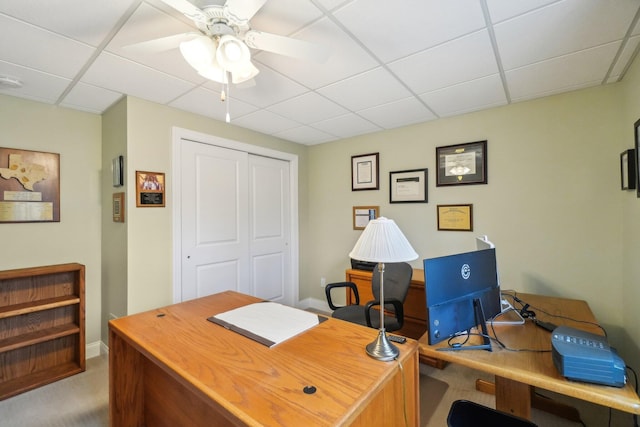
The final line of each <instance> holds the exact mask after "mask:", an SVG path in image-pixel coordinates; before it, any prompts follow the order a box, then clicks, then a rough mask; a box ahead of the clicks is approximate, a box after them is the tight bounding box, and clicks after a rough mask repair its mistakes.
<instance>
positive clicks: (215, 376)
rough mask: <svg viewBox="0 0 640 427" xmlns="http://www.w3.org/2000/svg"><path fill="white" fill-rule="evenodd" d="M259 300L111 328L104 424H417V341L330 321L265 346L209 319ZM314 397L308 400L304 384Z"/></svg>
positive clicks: (226, 297) (180, 308)
mask: <svg viewBox="0 0 640 427" xmlns="http://www.w3.org/2000/svg"><path fill="white" fill-rule="evenodd" d="M256 301H259V300H258V299H256V298H254V297H250V296H248V295H243V294H239V293H236V292H230V291H229V292H223V293H220V294H216V295H211V296H207V297H203V298H198V299H195V300H191V301H187V302H183V303H180V304H175V305H171V306H168V307H164V308H160V309H157V310H151V311H148V312H145V313H140V314H136V315H132V316H127V317H122V318H119V319H116V320H112V321H110V322H109V417H110V425H111V426H127V427H129V426H142V425H148V426H179V425H184V426H186V425H188V426H211V425H216V426H245V425H247V426H276V425H277V426H296V427H297V426H304V425H313V426H357V427H364V426H388V425H404V409H405V408H406V415H407V418H408V422H409V425H411V426H416V427H417V426H418V424H419V420H420V413H419V412H420V405H419V384H418V383H419V372H418V345H417V342H416V341H413V340H408V341H407V343H406V344H403V345H399V346H398V347H399V349H400V357H399V360H400V362H401V363H402V368H403V369H400V367H399V365H398V362H396V361H394V362H380V361H377V360H375V359H372V358H371V357H369V356H368V355H367V354H366V352H365V346H366V345H367V344H368V343H369V342H371V341H373V340H374V339H375V337H376V336H377V331H375V330H371V329H369V328H364V327H362V326H358V325H355V324H347V323H346V322H343V321H340V320H337V319H328V320H326V321H324V322H322V323H321V324H319V325H318V326H315V327H313V328H312V329H309V330H307V331H306V332H304V333H302V334H300V335H298V336H296V337H293V338H291V339H289V340H287V341H285V342H282V343H280V344H278V345H276V346H274V347H272V348H268V347H266V346H264V345H262V344H259V343H257V342H255V341H252V340H250V339H248V338H245V337H244V336H241V335H239V334H236V333H235V332H232V331H230V330H228V329H225V328H223V327H221V326H219V325H216V324H213V323H211V322H209V321H207V320H206V319H207V317H210V316H212V315H214V314H218V313H221V312H224V311H228V310H231V309H234V308H237V307H241V306H244V305H247V304H249V303H253V302H256ZM311 385H312V386H315V387H316V389H317V391H316V392H315V393H313V394H305V393H304V392H303V388H304V387H306V386H311Z"/></svg>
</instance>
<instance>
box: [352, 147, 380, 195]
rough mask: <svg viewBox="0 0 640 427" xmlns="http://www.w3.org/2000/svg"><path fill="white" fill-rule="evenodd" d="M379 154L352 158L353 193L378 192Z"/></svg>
mask: <svg viewBox="0 0 640 427" xmlns="http://www.w3.org/2000/svg"><path fill="white" fill-rule="evenodd" d="M378 157H379V153H371V154H362V155H359V156H351V191H358V190H378V189H379V188H380V184H379V182H378V181H379V179H378V178H379V167H378Z"/></svg>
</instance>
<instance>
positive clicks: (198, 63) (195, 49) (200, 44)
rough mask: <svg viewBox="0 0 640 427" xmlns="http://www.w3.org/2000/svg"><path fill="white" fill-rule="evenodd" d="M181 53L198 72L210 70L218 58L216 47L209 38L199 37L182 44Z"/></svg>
mask: <svg viewBox="0 0 640 427" xmlns="http://www.w3.org/2000/svg"><path fill="white" fill-rule="evenodd" d="M180 53H182V56H183V57H184V59H185V60H186V61H187V62H188V63H189V65H191V66H192V67H193V68H195V69H196V70H197V71H198V72H201V71H202V70H204V69H206V68H208V67H209V66H211V64H213V63H214V61H215V58H216V46H215V44H214V42H213V40H211V39H210V38H209V37H207V36H198V37H196V38H194V39H193V40H189V41H186V42H182V43H180Z"/></svg>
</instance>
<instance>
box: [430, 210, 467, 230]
mask: <svg viewBox="0 0 640 427" xmlns="http://www.w3.org/2000/svg"><path fill="white" fill-rule="evenodd" d="M438 230H443V231H473V205H470V204H467V205H438Z"/></svg>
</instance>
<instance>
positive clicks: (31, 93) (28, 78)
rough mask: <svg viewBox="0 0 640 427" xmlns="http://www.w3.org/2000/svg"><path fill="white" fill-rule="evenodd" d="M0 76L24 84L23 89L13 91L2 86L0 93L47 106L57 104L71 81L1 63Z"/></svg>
mask: <svg viewBox="0 0 640 427" xmlns="http://www.w3.org/2000/svg"><path fill="white" fill-rule="evenodd" d="M0 75H6V76H10V77H13V78H16V79H18V80H20V81H21V82H22V87H21V88H16V89H11V88H4V87H3V86H0V93H2V94H5V95H11V96H19V97H22V98H28V99H32V100H36V101H40V102H45V103H47V104H53V103H55V102H56V101H57V100H58V98H59V97H60V95H62V93H63V92H64V90H65V89H66V88H67V86H68V85H69V83H71V81H70V80H69V79H65V78H62V77H57V76H54V75H52V74H48V73H41V72H39V71H36V70H32V69H30V68H26V67H21V66H19V65H15V64H10V63H8V62H4V61H0Z"/></svg>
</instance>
